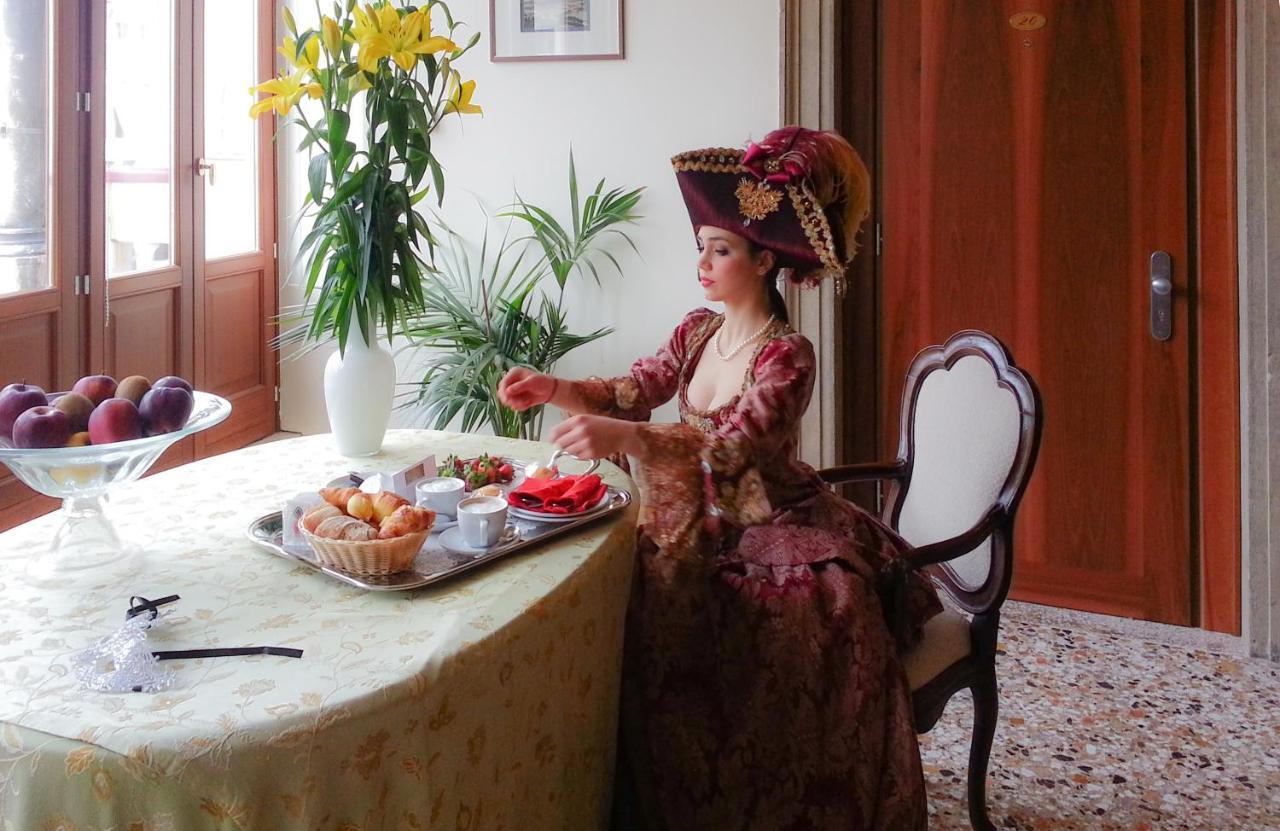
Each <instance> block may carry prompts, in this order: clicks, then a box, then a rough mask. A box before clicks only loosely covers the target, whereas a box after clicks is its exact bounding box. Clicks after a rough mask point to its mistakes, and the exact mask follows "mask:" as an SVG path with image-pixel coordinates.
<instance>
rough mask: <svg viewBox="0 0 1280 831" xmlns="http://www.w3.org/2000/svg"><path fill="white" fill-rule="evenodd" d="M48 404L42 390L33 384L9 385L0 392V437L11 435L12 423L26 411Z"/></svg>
mask: <svg viewBox="0 0 1280 831" xmlns="http://www.w3.org/2000/svg"><path fill="white" fill-rule="evenodd" d="M48 404H49V399H48V397H46V396H45V394H44V390H42V389H40V388H39V387H37V386H36V385H35V384H10V385H9V386H7V387H5V388H4V389H2V390H0V435H5V436H8V435H9V434H10V433H12V432H13V423H14V422H15V421H17V420H18V416H20V415H22V414H23V413H25V412H26V411H27V410H30V409H31V408H32V407H44V406H47V405H48Z"/></svg>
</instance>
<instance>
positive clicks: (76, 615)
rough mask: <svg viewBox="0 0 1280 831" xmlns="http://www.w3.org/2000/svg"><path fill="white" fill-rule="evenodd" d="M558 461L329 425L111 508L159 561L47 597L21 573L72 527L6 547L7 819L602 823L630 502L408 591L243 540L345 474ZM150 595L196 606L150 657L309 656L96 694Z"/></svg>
mask: <svg viewBox="0 0 1280 831" xmlns="http://www.w3.org/2000/svg"><path fill="white" fill-rule="evenodd" d="M549 449H550V448H549V447H547V446H546V445H534V444H531V443H528V442H517V441H513V440H506V439H493V438H489V437H478V436H462V435H454V434H447V433H440V432H434V431H393V432H392V433H390V434H389V435H388V438H387V442H386V445H385V447H384V450H383V452H382V453H381V454H380V455H379V456H378V457H375V458H374V459H373V460H372V461H369V460H359V461H352V460H347V459H343V458H342V457H341V456H339V455H338V454H337V452H336V450H334V448H333V444H332V440H331V438H330V437H328V436H313V437H307V438H299V439H293V440H288V441H283V442H277V443H274V444H268V445H262V446H258V447H254V448H249V449H246V450H241V451H237V452H235V453H230V454H227V455H224V456H220V457H216V458H213V459H207V460H205V461H201V462H197V463H195V464H191V465H187V466H185V467H181V468H178V469H175V470H172V471H168V472H165V473H161V474H157V475H155V476H153V477H150V478H148V479H144V480H142V481H140V482H137V483H134V484H133V485H130V486H128V487H125V488H123V489H122V490H121V491H120V493H119V494H118V495H117V497H116V498H115V499H114V504H115V513H116V515H117V517H118V524H119V526H120V528H121V530H122V532H123V534H124V535H126V536H127V538H129V539H131V540H134V541H140V542H142V544H143V546H144V547H145V549H146V552H147V554H146V564H145V566H144V568H143V570H142V571H141V572H140V573H138V574H136V575H135V576H133V577H130V578H127V579H123V580H113V581H105V582H96V583H95V582H94V581H92V580H89V581H84V580H81V581H79V582H75V583H68V585H67V586H66V587H65V588H62V589H59V590H53V591H40V592H37V591H35V590H33V589H31V588H29V587H28V586H27V585H26V584H25V583H23V582H22V580H21V579H20V578H19V577H18V575H19V574H20V573H21V570H22V565H23V558H24V557H25V556H27V553H28V552H29V551H32V550H35V549H36V548H38V547H40V546H42V545H44V544H45V541H46V539H47V537H48V535H49V533H50V531H51V530H52V528H53V527H54V518H53V517H44V518H41V519H38V520H35V521H33V522H30V523H28V524H26V525H23V526H21V527H19V528H16V529H14V530H12V531H9V532H6V533H4V534H0V822H3V826H0V827H3V828H4V829H6V831H8V829H16V830H17V831H38V830H39V829H66V831H72V829H75V830H76V831H92V830H94V829H102V830H103V831H105V829H119V830H120V831H126V829H127V830H128V831H159V830H160V829H271V830H272V831H276V829H308V831H310V830H311V829H335V831H336V830H337V829H342V830H343V831H354V829H420V828H442V829H456V831H479V830H480V829H494V830H495V831H496V829H509V830H510V831H516V830H517V829H537V828H555V829H595V828H601V827H603V825H604V824H605V823H606V818H607V811H608V804H609V789H610V785H611V781H612V772H613V752H614V729H615V725H614V721H615V717H616V709H617V693H618V679H619V670H620V649H621V641H622V625H623V613H624V608H625V605H626V598H627V589H628V585H629V581H630V576H631V565H632V558H631V555H632V548H633V541H634V526H635V508H634V504H635V503H633V507H632V508H631V509H629V512H628V513H627V514H626V515H625V516H623V517H620V518H618V519H614V520H611V521H606V522H604V523H602V524H599V525H595V526H591V527H590V528H587V529H584V530H582V531H579V532H577V533H576V534H573V535H571V536H569V537H566V538H565V539H564V540H563V541H558V542H553V543H550V544H548V545H547V546H546V547H545V548H540V549H536V550H535V551H534V552H532V553H528V554H523V555H515V556H513V557H511V558H508V559H506V560H503V561H500V562H498V563H496V564H495V565H493V566H492V567H490V568H486V569H483V570H481V571H479V572H476V573H473V574H469V575H464V576H462V577H460V578H458V579H456V580H454V581H452V582H446V583H444V584H442V585H441V586H439V587H437V588H428V589H419V590H416V591H413V592H396V593H376V592H366V591H362V590H360V589H356V588H353V587H351V586H348V585H344V584H342V583H339V582H337V581H335V580H332V579H330V578H327V577H325V576H323V575H320V574H317V573H315V572H312V571H310V570H308V569H305V568H303V567H299V566H296V565H291V564H290V563H289V562H288V561H286V560H283V559H280V558H277V557H274V556H272V555H271V554H269V553H267V552H265V551H263V550H261V549H259V548H257V547H255V546H254V545H252V544H251V543H249V542H248V541H247V540H246V539H245V536H244V532H245V528H246V526H247V525H248V524H249V522H250V521H251V520H252V519H253V518H254V517H256V516H258V515H260V514H263V513H266V512H267V511H269V510H272V509H274V508H276V507H277V506H278V505H280V504H281V503H282V501H283V500H284V498H285V497H286V496H288V495H289V494H292V493H295V492H297V491H300V490H304V489H311V488H314V487H316V486H317V485H318V484H319V483H323V482H325V481H327V480H329V479H331V478H333V477H335V476H337V475H340V474H342V473H344V472H346V471H348V470H350V469H352V468H359V469H370V468H388V469H389V468H393V467H396V466H399V465H401V464H403V463H407V462H409V461H411V460H414V459H417V458H420V457H421V456H422V455H424V454H425V453H428V452H434V453H436V454H437V457H438V458H443V456H444V455H445V454H446V453H450V452H455V453H462V454H474V453H477V452H480V451H488V452H499V453H503V454H507V455H513V456H518V457H523V458H529V457H545V455H546V454H547V453H548V451H549ZM604 467H605V468H606V471H607V472H605V473H604V476H605V479H606V480H607V481H609V482H611V483H612V484H614V485H618V486H621V487H627V488H629V487H631V482H630V480H629V479H628V478H627V477H626V476H625V475H624V474H623V473H621V472H620V471H618V470H617V469H616V468H613V467H611V466H609V465H605V466H604ZM134 594H138V595H144V596H146V597H151V598H158V597H161V596H164V595H168V594H179V595H181V597H182V599H181V600H180V601H178V602H177V603H175V604H171V605H170V606H168V607H167V608H168V609H169V610H170V611H168V612H167V613H166V615H165V620H164V622H163V623H162V624H161V625H160V626H158V627H157V628H156V629H153V630H152V635H151V637H152V643H153V648H156V649H182V648H198V647H213V646H243V645H259V644H269V645H277V646H291V647H297V648H301V649H303V650H304V655H303V657H302V658H301V659H299V660H292V659H288V658H281V657H270V656H254V657H247V658H246V657H237V658H213V659H201V660H186V661H174V662H166V665H167V666H169V667H170V668H172V669H173V670H175V671H176V673H177V683H176V684H175V685H174V687H173V688H172V689H170V690H168V691H166V692H163V693H156V694H139V693H124V694H103V693H94V692H85V691H83V690H82V689H80V688H79V686H78V685H77V682H76V681H75V678H74V676H73V675H72V673H71V671H70V665H69V660H68V658H69V655H70V654H71V653H72V652H74V651H75V650H78V649H80V648H83V647H85V646H87V645H89V644H90V643H92V642H93V641H94V640H96V639H97V638H99V637H101V636H103V635H105V634H107V633H109V632H111V631H112V630H113V629H115V628H116V627H118V626H119V625H120V624H121V622H122V620H123V617H124V611H125V609H126V608H127V606H128V598H129V596H130V595H134Z"/></svg>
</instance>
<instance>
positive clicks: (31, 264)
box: [0, 0, 86, 528]
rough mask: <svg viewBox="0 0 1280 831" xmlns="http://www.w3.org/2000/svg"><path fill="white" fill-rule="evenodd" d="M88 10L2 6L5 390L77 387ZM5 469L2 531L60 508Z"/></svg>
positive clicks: (0, 258)
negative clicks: (83, 57)
mask: <svg viewBox="0 0 1280 831" xmlns="http://www.w3.org/2000/svg"><path fill="white" fill-rule="evenodd" d="M83 11H84V10H83V8H82V5H81V4H79V3H71V2H68V3H46V2H45V0H17V1H16V2H9V3H5V4H4V5H3V6H0V39H3V41H4V43H5V46H7V47H8V48H7V49H5V51H4V56H5V57H4V59H3V61H2V62H0V72H3V73H4V74H5V77H6V78H7V80H8V85H7V87H8V91H9V95H10V99H9V101H8V102H7V104H8V106H7V108H6V110H5V111H4V114H3V115H0V177H3V179H4V180H5V183H6V185H8V187H5V188H3V189H0V387H3V386H5V385H7V384H9V383H12V382H14V381H21V380H26V381H29V382H30V383H33V384H36V385H38V386H40V387H42V388H44V389H45V390H46V391H49V392H52V391H54V390H59V389H67V388H69V387H70V385H71V384H72V383H74V382H75V380H76V377H77V374H76V373H77V370H78V364H79V361H78V351H79V349H80V343H81V341H80V331H81V328H80V317H81V313H80V308H81V305H82V299H83V294H82V290H83V286H84V283H83V280H82V279H81V275H83V274H84V273H85V264H84V255H85V253H86V252H85V249H84V246H83V245H81V244H79V240H81V239H82V238H83V233H82V221H83V216H82V213H81V210H80V209H81V206H82V194H83V189H82V188H83V182H84V180H85V176H84V168H83V166H82V153H83V147H84V138H85V134H86V130H85V121H86V117H85V113H84V111H83V110H84V98H83V95H82V94H79V93H80V91H82V90H83V89H84V87H83V86H82V84H83V81H84V76H85V69H86V68H85V67H84V66H83V65H82V64H81V62H80V60H79V55H80V54H81V49H80V48H79V45H80V44H82V43H83V40H84V20H85V15H84V14H83ZM55 505H56V503H55V502H54V500H52V499H46V498H44V497H38V498H33V495H32V493H31V490H30V489H29V488H27V487H26V486H25V485H23V484H22V483H21V482H19V481H17V479H15V478H14V477H13V476H11V475H10V474H9V472H8V470H7V469H6V468H5V467H4V466H3V465H0V528H3V527H8V526H9V525H13V524H16V523H18V522H21V521H23V520H26V519H29V518H31V517H32V516H36V515H37V514H40V513H44V512H45V511H47V510H50V509H51V508H52V507H54V506H55Z"/></svg>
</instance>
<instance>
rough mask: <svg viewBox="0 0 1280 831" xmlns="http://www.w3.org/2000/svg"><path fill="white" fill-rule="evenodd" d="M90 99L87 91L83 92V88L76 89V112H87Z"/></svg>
mask: <svg viewBox="0 0 1280 831" xmlns="http://www.w3.org/2000/svg"><path fill="white" fill-rule="evenodd" d="M91 100H92V99H91V98H90V97H89V93H87V92H85V91H84V90H76V112H78V113H87V112H89V104H90V101H91Z"/></svg>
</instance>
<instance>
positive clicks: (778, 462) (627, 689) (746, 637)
mask: <svg viewBox="0 0 1280 831" xmlns="http://www.w3.org/2000/svg"><path fill="white" fill-rule="evenodd" d="M722 321H723V317H722V316H721V315H717V314H715V313H713V312H711V311H710V310H707V309H699V310H697V311H694V312H691V313H690V314H689V315H687V316H686V317H685V319H684V320H683V321H682V322H681V324H680V325H679V327H678V328H677V329H676V330H675V332H674V333H673V334H672V336H671V339H670V340H669V341H668V343H667V344H666V345H665V346H664V347H663V348H662V349H661V350H660V351H659V352H658V353H657V354H656V355H654V356H652V357H648V358H641V359H640V360H638V361H636V362H635V364H634V365H633V366H632V367H631V370H630V372H629V373H628V374H627V375H623V376H621V377H619V378H613V379H600V378H591V379H588V380H586V381H582V382H579V383H580V386H579V390H580V392H581V394H582V397H583V398H584V401H586V402H587V404H588V407H589V410H591V411H593V412H595V413H597V414H602V415H609V416H613V417H616V418H623V419H628V420H632V421H647V420H648V418H649V415H650V412H651V411H652V410H653V408H655V407H657V406H659V405H661V404H663V403H665V402H667V401H669V400H670V399H671V398H672V397H678V403H679V410H680V417H681V421H680V423H678V424H646V425H645V426H644V427H642V428H641V430H640V435H641V442H642V444H643V446H644V452H643V453H642V454H639V460H638V461H639V463H638V464H636V465H633V469H632V473H633V475H634V477H635V478H636V481H637V482H638V484H639V486H640V496H641V505H642V508H641V531H640V538H639V546H638V559H637V565H636V575H635V579H634V583H633V586H632V597H631V602H630V606H629V608H628V613H627V634H626V647H625V653H624V655H625V657H624V675H623V704H622V725H623V729H622V737H621V744H622V756H623V763H622V765H621V766H620V767H621V771H620V776H621V777H623V779H624V780H627V782H624V785H623V787H624V788H626V789H627V790H628V792H630V793H633V794H634V798H635V802H636V803H637V805H636V808H637V809H638V810H639V812H640V813H641V814H642V815H643V821H642V823H641V824H643V825H645V826H647V827H649V828H662V829H670V831H677V829H679V830H680V831H683V830H684V829H707V831H730V829H759V831H784V830H790V829H796V831H799V829H839V831H862V829H884V831H912V829H923V828H925V827H926V825H927V819H926V805H925V792H924V782H923V775H922V772H921V768H920V757H919V748H918V746H917V743H916V733H915V729H914V726H913V723H912V716H911V703H910V691H909V689H908V686H907V682H906V678H905V676H904V674H903V671H902V668H901V666H900V664H899V661H898V658H897V647H896V645H895V641H894V638H893V636H892V635H891V634H890V631H889V627H888V626H887V625H886V622H885V618H884V614H883V612H882V607H881V602H880V598H879V596H878V593H877V591H876V576H877V573H878V571H879V570H880V568H881V567H882V566H883V565H884V564H885V563H886V562H888V561H889V560H891V559H892V558H894V557H896V556H898V554H899V553H900V552H901V551H903V550H905V549H906V547H907V546H906V543H905V542H903V541H902V540H901V538H899V537H898V536H897V535H896V534H895V533H894V532H893V531H892V530H890V529H889V528H888V527H887V526H885V525H884V524H882V523H881V522H880V521H879V520H878V519H877V518H875V517H873V516H871V515H870V514H868V513H866V512H865V511H863V510H862V509H861V508H859V507H857V506H855V505H853V504H852V503H850V502H848V501H845V500H843V499H841V498H839V497H838V496H836V495H835V494H834V493H833V492H832V491H831V490H830V489H829V488H828V487H827V486H826V485H825V484H824V483H823V482H822V481H821V479H820V478H819V477H818V476H817V474H816V473H815V472H814V470H813V469H812V468H811V467H809V466H808V465H805V464H803V463H801V462H798V461H796V460H795V444H796V438H797V432H798V430H799V425H800V417H801V415H802V414H803V412H804V410H805V408H806V407H807V406H808V404H809V398H810V395H811V394H812V391H813V383H814V354H813V346H812V344H810V342H809V341H808V339H807V338H805V337H804V336H803V335H799V334H796V333H794V332H792V331H791V330H790V328H789V327H787V326H786V325H785V324H781V323H776V324H774V326H773V327H772V328H771V329H770V330H769V331H768V332H767V333H766V334H765V335H764V336H763V337H762V338H761V340H760V342H759V343H758V344H757V347H756V353H755V355H754V358H753V360H752V361H751V362H750V367H751V369H750V370H749V371H748V372H747V375H746V377H745V378H744V380H743V386H742V390H741V392H740V393H739V395H738V396H736V397H735V398H734V399H732V400H731V401H729V402H727V403H726V404H724V405H723V406H721V407H718V408H716V409H714V410H710V411H701V410H698V409H695V408H694V407H692V406H691V405H690V404H689V402H688V399H687V397H686V389H687V387H688V383H689V380H690V378H692V376H693V369H694V367H696V366H697V362H698V358H699V356H700V355H701V352H702V349H703V348H704V347H705V346H706V345H707V342H708V341H709V339H710V338H711V337H712V336H713V335H714V333H715V332H716V330H717V329H718V328H719V326H720V324H721V322H722ZM908 600H909V603H908V606H909V608H910V609H911V612H910V615H911V623H912V628H913V630H914V631H915V632H918V630H919V626H920V625H921V624H922V623H923V622H924V620H925V619H927V618H928V617H929V616H930V615H931V614H934V613H936V612H937V611H938V609H939V608H940V607H939V605H938V601H937V598H936V596H935V595H934V593H933V590H932V589H931V587H929V586H928V585H927V583H926V582H925V581H923V580H920V579H915V580H914V582H912V583H911V584H910V586H909V588H908ZM628 783H629V784H628Z"/></svg>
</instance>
